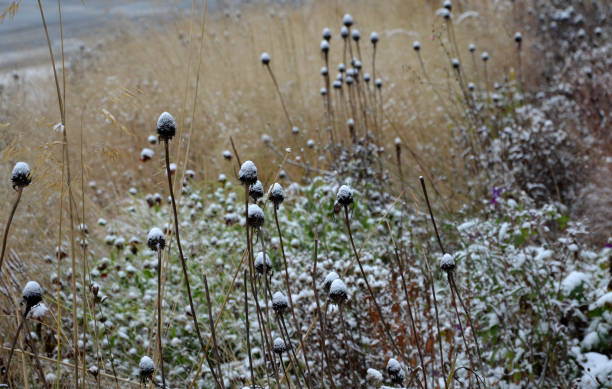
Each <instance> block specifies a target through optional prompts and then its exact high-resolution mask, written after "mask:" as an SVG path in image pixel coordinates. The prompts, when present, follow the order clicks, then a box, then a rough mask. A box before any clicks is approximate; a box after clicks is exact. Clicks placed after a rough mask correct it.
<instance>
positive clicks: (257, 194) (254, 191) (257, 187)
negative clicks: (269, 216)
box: [249, 180, 264, 201]
mask: <svg viewBox="0 0 612 389" xmlns="http://www.w3.org/2000/svg"><path fill="white" fill-rule="evenodd" d="M263 195H264V189H263V185H262V184H261V181H259V180H257V181H256V182H255V183H254V184H251V185H249V196H251V198H252V199H253V200H254V201H257V200H259V199H260V198H262V197H263Z"/></svg>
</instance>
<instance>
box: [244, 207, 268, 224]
mask: <svg viewBox="0 0 612 389" xmlns="http://www.w3.org/2000/svg"><path fill="white" fill-rule="evenodd" d="M247 215H248V216H247V224H248V226H249V227H253V228H259V227H261V226H263V224H264V213H263V211H262V210H261V208H259V206H258V205H257V204H249V208H248V212H247Z"/></svg>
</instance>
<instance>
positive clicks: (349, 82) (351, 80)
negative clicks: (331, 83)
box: [344, 76, 353, 85]
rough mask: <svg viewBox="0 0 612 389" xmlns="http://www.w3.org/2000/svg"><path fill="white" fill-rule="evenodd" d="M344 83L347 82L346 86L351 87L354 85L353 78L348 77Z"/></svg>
mask: <svg viewBox="0 0 612 389" xmlns="http://www.w3.org/2000/svg"><path fill="white" fill-rule="evenodd" d="M344 82H346V85H351V84H352V83H353V76H346V80H344Z"/></svg>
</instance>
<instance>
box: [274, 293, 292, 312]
mask: <svg viewBox="0 0 612 389" xmlns="http://www.w3.org/2000/svg"><path fill="white" fill-rule="evenodd" d="M288 308H289V300H288V299H287V296H285V295H284V294H283V293H282V292H276V293H274V295H273V296H272V309H273V310H274V312H276V313H277V314H279V315H282V314H283V313H285V312H286V311H287V309H288Z"/></svg>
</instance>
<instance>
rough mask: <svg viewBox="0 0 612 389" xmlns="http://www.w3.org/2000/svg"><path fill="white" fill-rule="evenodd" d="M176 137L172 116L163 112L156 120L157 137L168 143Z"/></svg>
mask: <svg viewBox="0 0 612 389" xmlns="http://www.w3.org/2000/svg"><path fill="white" fill-rule="evenodd" d="M174 135H176V122H175V121H174V118H173V117H172V115H170V114H169V113H168V112H164V113H162V114H161V115H159V119H157V136H158V137H159V139H161V140H165V141H168V140H170V139H172V138H173V137H174Z"/></svg>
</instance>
